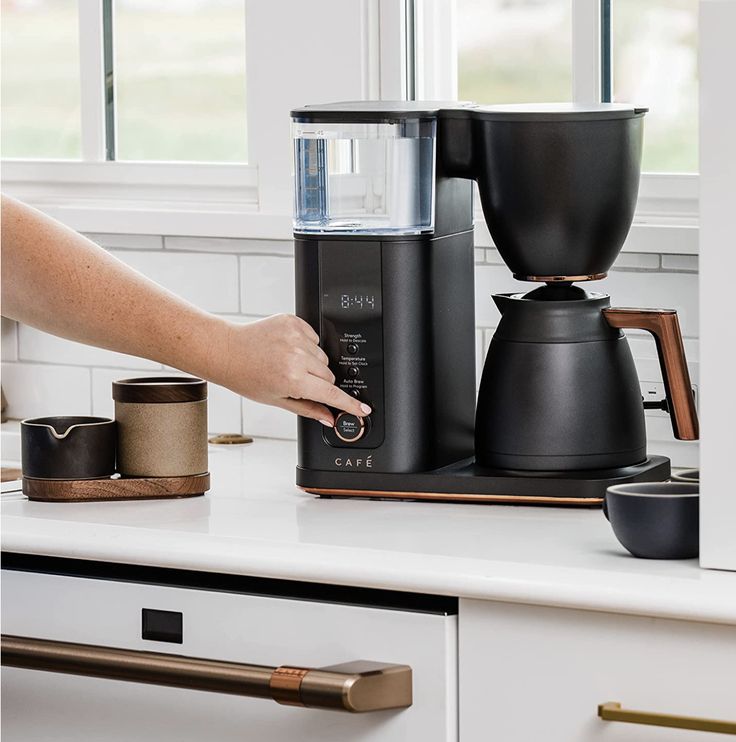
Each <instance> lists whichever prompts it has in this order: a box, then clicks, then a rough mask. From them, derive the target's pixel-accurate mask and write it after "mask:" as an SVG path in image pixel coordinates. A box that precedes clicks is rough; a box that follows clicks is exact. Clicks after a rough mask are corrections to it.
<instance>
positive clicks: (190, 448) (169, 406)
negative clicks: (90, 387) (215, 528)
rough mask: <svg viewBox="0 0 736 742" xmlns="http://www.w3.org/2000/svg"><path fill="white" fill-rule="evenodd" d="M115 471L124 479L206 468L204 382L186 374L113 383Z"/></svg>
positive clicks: (186, 473) (184, 473)
mask: <svg viewBox="0 0 736 742" xmlns="http://www.w3.org/2000/svg"><path fill="white" fill-rule="evenodd" d="M112 396H113V399H114V400H115V420H116V421H117V425H118V449H117V470H118V471H119V472H120V473H121V474H122V475H123V476H125V477H183V476H190V475H193V474H204V473H205V472H206V471H207V382H206V381H203V380H202V379H196V378H193V377H187V376H169V377H159V378H154V377H151V378H140V379H122V380H120V381H114V382H113V385H112Z"/></svg>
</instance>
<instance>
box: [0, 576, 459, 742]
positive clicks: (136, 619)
mask: <svg viewBox="0 0 736 742" xmlns="http://www.w3.org/2000/svg"><path fill="white" fill-rule="evenodd" d="M2 579H3V601H2V626H3V633H4V634H10V635H17V636H23V637H33V638H37V639H49V640H55V641H63V642H74V643H80V644H91V645H100V646H105V647H116V648H121V649H129V650H142V651H147V652H159V653H166V654H176V655H185V656H189V657H196V658H203V659H209V660H223V661H228V662H237V663H246V664H249V665H269V666H281V665H291V666H297V667H307V668H319V667H326V666H330V665H336V664H341V663H344V662H350V661H353V660H371V661H376V662H386V663H392V664H405V665H409V666H411V668H412V670H413V704H412V705H411V706H410V707H409V708H406V709H401V710H389V711H377V712H368V713H364V714H350V713H341V712H338V711H329V710H318V709H310V708H298V707H292V706H283V705H279V704H277V703H275V702H273V701H272V700H270V699H264V698H246V697H241V696H231V695H222V694H219V693H213V692H203V691H195V690H186V689H180V688H170V687H162V686H156V685H145V684H140V683H136V682H124V681H118V680H107V679H96V678H90V677H81V676H76V675H64V674H59V673H52V672H42V671H38V670H27V669H17V668H7V667H6V668H3V674H2V712H3V713H2V734H3V739H4V740H7V742H14V741H17V742H21V741H22V742H25V740H30V739H32V740H34V742H35V741H38V742H40V741H42V740H69V741H71V740H74V741H75V742H80V741H84V740H95V742H99V741H100V740H105V741H106V742H118V741H120V742H123V740H125V742H129V740H131V739H136V740H156V742H167V741H168V740H172V741H173V740H176V742H187V741H189V740H192V741H194V740H197V742H201V740H205V739H212V740H218V742H228V740H233V741H234V740H238V742H242V740H244V739H252V740H264V741H266V740H267V741H268V742H281V741H282V740H289V742H293V740H295V739H299V740H305V741H309V740H320V741H321V742H322V741H323V742H331V741H333V740H335V741H337V740H340V741H343V740H348V739H349V740H359V741H360V742H368V741H369V740H370V741H371V742H373V741H378V740H381V742H394V740H396V741H398V740H402V742H403V741H405V740H415V739H416V740H419V739H421V740H428V741H429V740H437V741H438V742H439V741H442V742H445V741H446V740H456V738H457V708H456V698H457V675H456V673H457V657H456V646H457V617H456V616H455V615H446V614H444V613H443V612H441V611H440V612H420V611H411V610H396V609H386V608H375V607H366V606H363V605H355V604H341V603H335V602H321V601H317V600H306V599H299V600H295V599H291V598H280V597H273V596H263V595H252V594H242V593H234V592H224V591H221V590H219V589H218V590H211V589H201V588H194V587H182V586H178V585H177V586H171V585H165V584H150V583H146V582H130V581H113V580H105V579H90V578H87V577H79V576H67V575H59V574H44V573H39V572H25V571H15V570H3V578H2ZM144 609H150V610H154V611H170V612H174V613H181V616H182V632H181V643H171V642H168V641H159V640H155V639H143V638H142V611H143V610H144ZM153 635H154V636H158V634H156V633H155V632H154V634H153ZM164 636H165V634H164ZM169 638H171V637H169ZM173 638H176V634H174V637H173Z"/></svg>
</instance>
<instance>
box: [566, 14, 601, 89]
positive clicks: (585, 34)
mask: <svg viewBox="0 0 736 742" xmlns="http://www.w3.org/2000/svg"><path fill="white" fill-rule="evenodd" d="M601 4H602V1H601V0H572V99H573V101H574V102H575V103H598V102H600V100H601V94H602V90H601V81H602V78H603V76H602V61H603V57H602V53H601V49H602V47H601Z"/></svg>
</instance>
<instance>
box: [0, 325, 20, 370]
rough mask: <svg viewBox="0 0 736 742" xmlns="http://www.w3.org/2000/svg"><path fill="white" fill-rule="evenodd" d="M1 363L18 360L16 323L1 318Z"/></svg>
mask: <svg viewBox="0 0 736 742" xmlns="http://www.w3.org/2000/svg"><path fill="white" fill-rule="evenodd" d="M0 348H1V351H2V353H1V355H2V360H3V361H17V360H18V323H17V322H16V321H15V320H12V319H8V318H7V317H3V318H2V345H1V346H0Z"/></svg>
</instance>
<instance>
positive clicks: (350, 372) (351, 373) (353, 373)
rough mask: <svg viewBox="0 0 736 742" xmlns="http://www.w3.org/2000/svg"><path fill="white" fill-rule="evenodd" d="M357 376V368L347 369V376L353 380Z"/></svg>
mask: <svg viewBox="0 0 736 742" xmlns="http://www.w3.org/2000/svg"><path fill="white" fill-rule="evenodd" d="M359 375H360V369H359V368H358V367H357V366H350V368H349V369H348V376H351V377H352V378H353V379H354V378H355V377H356V376H359Z"/></svg>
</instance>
